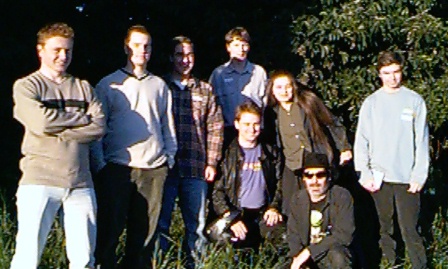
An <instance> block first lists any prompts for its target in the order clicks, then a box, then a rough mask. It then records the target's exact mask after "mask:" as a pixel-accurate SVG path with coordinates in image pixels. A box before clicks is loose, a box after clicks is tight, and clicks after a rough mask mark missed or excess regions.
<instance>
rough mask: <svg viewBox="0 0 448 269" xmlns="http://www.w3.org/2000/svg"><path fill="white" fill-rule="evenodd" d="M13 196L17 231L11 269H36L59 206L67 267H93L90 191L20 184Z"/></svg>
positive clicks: (93, 220) (93, 210) (92, 194)
mask: <svg viewBox="0 0 448 269" xmlns="http://www.w3.org/2000/svg"><path fill="white" fill-rule="evenodd" d="M16 196H17V220H18V231H17V237H16V251H15V254H14V257H13V259H12V262H11V269H36V267H37V266H38V264H39V262H40V258H41V256H42V252H43V249H44V247H45V243H46V242H47V236H48V233H49V232H50V229H51V226H52V224H53V222H54V219H55V216H56V213H57V212H58V211H59V209H60V208H61V206H62V207H63V212H62V213H63V214H62V220H63V226H64V232H65V237H66V249H67V257H68V260H69V262H70V265H69V268H70V269H84V268H93V265H94V262H95V260H94V256H93V252H94V250H95V239H96V198H95V192H94V190H93V188H79V189H67V188H59V187H51V186H43V185H20V186H19V188H18V190H17V195H16Z"/></svg>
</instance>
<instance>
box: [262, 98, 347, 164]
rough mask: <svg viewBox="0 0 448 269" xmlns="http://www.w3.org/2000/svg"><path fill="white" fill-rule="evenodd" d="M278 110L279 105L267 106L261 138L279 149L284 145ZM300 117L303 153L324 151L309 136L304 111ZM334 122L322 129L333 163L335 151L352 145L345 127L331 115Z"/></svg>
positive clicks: (335, 162)
mask: <svg viewBox="0 0 448 269" xmlns="http://www.w3.org/2000/svg"><path fill="white" fill-rule="evenodd" d="M278 110H279V106H274V107H267V108H266V109H265V111H264V113H263V124H264V128H263V132H262V135H263V139H264V140H265V141H272V142H275V143H276V144H277V146H278V147H279V148H280V149H283V147H284V145H283V144H282V140H281V139H280V131H279V122H278ZM302 113H303V114H302V118H303V119H304V123H303V125H304V129H305V131H306V132H307V133H306V134H305V135H302V136H300V137H301V139H300V141H299V143H300V145H301V148H302V150H303V153H304V152H305V151H309V152H318V153H324V154H325V149H324V148H323V146H322V145H319V143H315V142H314V141H312V140H311V138H310V136H311V135H310V130H311V123H310V122H309V119H308V118H307V117H306V115H305V113H304V112H303V111H302ZM333 120H334V124H332V125H328V126H326V128H325V129H324V132H325V134H326V135H327V137H328V138H329V139H328V140H329V143H330V146H331V147H332V149H333V155H334V158H333V160H329V161H330V162H332V163H333V164H337V163H338V162H339V159H338V158H339V156H337V154H335V153H336V152H335V151H339V152H342V151H345V150H350V149H351V148H352V147H351V145H350V143H349V142H348V139H347V134H346V131H345V127H344V126H343V125H342V124H341V123H340V121H339V120H338V119H337V118H336V117H333ZM300 156H304V154H300ZM302 162H303V160H299V163H302Z"/></svg>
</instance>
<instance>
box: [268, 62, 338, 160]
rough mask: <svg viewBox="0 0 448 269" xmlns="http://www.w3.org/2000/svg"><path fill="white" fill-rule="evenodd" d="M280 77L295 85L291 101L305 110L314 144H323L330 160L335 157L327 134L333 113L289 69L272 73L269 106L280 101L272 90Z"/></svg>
mask: <svg viewBox="0 0 448 269" xmlns="http://www.w3.org/2000/svg"><path fill="white" fill-rule="evenodd" d="M280 77H286V78H288V79H289V80H290V81H291V84H292V87H293V100H291V101H292V102H293V103H295V104H297V105H298V106H299V107H300V108H301V109H302V110H303V111H304V113H305V116H306V118H307V120H308V121H309V123H310V127H311V128H310V130H309V132H310V136H311V137H310V138H311V141H312V142H313V143H314V144H321V145H323V147H324V149H325V151H326V154H327V156H328V158H329V159H330V160H331V159H333V151H332V149H331V145H330V142H329V140H328V136H327V134H326V128H327V126H330V125H333V124H334V121H333V115H332V114H331V112H330V110H329V109H328V108H327V107H326V106H325V104H324V103H323V101H322V100H321V99H320V98H319V97H318V96H317V95H316V94H315V93H314V92H312V91H311V90H310V89H308V88H306V87H305V86H304V85H302V84H299V83H297V80H296V79H295V78H294V76H293V75H292V74H291V73H290V72H289V71H286V70H278V71H274V72H272V73H271V77H270V79H269V81H268V84H267V94H268V106H270V107H274V106H277V105H278V101H277V100H276V99H275V97H274V94H273V93H272V91H273V86H274V81H275V80H276V79H277V78H280Z"/></svg>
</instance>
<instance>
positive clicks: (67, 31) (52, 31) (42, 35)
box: [37, 22, 75, 45]
mask: <svg viewBox="0 0 448 269" xmlns="http://www.w3.org/2000/svg"><path fill="white" fill-rule="evenodd" d="M55 36H60V37H65V38H69V39H72V40H73V39H74V38H75V32H74V31H73V28H71V27H70V26H68V25H67V24H66V23H63V22H56V23H51V24H47V25H45V26H44V27H42V28H41V29H40V30H39V32H37V44H38V45H45V42H47V40H48V39H50V38H52V37H55Z"/></svg>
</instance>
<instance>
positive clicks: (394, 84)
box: [362, 64, 423, 193]
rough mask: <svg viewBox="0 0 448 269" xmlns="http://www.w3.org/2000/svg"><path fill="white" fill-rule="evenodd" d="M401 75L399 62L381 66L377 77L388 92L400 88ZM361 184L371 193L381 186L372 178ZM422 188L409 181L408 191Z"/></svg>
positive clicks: (415, 191)
mask: <svg viewBox="0 0 448 269" xmlns="http://www.w3.org/2000/svg"><path fill="white" fill-rule="evenodd" d="M402 76H403V73H402V70H401V66H400V65H399V64H391V65H386V66H383V67H381V68H380V70H379V77H380V79H381V82H382V84H383V89H384V90H385V91H386V92H389V93H393V92H396V91H398V90H399V89H400V86H401V80H402ZM362 186H363V187H364V189H366V190H367V191H369V192H372V193H374V192H377V191H379V190H380V188H381V186H377V185H376V184H375V180H374V179H373V178H371V179H369V180H367V181H365V182H364V183H362ZM422 188H423V185H421V184H419V183H416V182H411V183H409V188H408V192H409V193H418V192H420V191H421V190H422Z"/></svg>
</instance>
